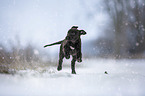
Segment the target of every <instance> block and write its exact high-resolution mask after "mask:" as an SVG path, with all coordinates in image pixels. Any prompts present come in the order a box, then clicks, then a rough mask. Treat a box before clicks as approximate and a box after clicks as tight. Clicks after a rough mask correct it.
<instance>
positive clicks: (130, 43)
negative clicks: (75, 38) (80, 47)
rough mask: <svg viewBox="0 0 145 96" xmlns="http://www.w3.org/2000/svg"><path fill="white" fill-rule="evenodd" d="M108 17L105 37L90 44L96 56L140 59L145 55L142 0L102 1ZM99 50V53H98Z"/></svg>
mask: <svg viewBox="0 0 145 96" xmlns="http://www.w3.org/2000/svg"><path fill="white" fill-rule="evenodd" d="M102 2H103V8H104V9H103V10H105V12H106V13H107V14H108V16H109V19H110V20H109V25H108V26H107V27H106V28H104V29H105V32H104V33H105V34H106V36H104V37H102V38H98V39H97V40H96V41H94V42H93V43H92V45H93V47H94V48H96V51H97V52H98V53H99V54H98V55H100V56H101V55H102V56H108V57H109V56H114V57H115V58H120V57H125V58H132V57H136V58H141V57H144V55H145V2H144V0H104V1H102ZM98 50H99V51H98Z"/></svg>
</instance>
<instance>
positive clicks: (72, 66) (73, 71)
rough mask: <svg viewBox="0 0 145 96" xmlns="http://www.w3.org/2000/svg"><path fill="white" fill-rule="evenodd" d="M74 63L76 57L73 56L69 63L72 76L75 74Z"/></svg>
mask: <svg viewBox="0 0 145 96" xmlns="http://www.w3.org/2000/svg"><path fill="white" fill-rule="evenodd" d="M75 62H76V56H73V59H72V61H71V69H72V74H76V71H75Z"/></svg>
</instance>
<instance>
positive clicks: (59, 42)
mask: <svg viewBox="0 0 145 96" xmlns="http://www.w3.org/2000/svg"><path fill="white" fill-rule="evenodd" d="M62 42H63V40H61V41H58V42H55V43H52V44H48V45H45V46H44V48H45V47H48V46H52V45H57V44H61V43H62Z"/></svg>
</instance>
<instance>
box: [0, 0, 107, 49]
mask: <svg viewBox="0 0 145 96" xmlns="http://www.w3.org/2000/svg"><path fill="white" fill-rule="evenodd" d="M102 12H103V6H101V3H100V0H0V14H1V15H0V36H1V38H0V42H2V43H3V44H5V45H7V46H9V44H8V43H9V40H11V42H13V43H14V44H15V43H16V42H15V40H16V39H20V42H21V45H22V46H25V45H27V44H28V43H33V44H35V45H37V46H40V47H41V46H42V47H43V45H44V44H48V43H53V42H56V41H59V40H62V39H64V38H65V36H66V34H67V31H68V30H69V29H70V28H71V26H72V25H78V26H79V28H80V29H84V30H85V31H87V35H86V36H82V41H83V42H84V41H88V40H92V39H95V38H97V37H98V36H100V33H101V32H102V31H101V28H100V26H101V27H102V26H104V24H105V22H106V16H105V15H103V14H102ZM16 35H17V36H16ZM53 49H55V47H53Z"/></svg>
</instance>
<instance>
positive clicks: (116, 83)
mask: <svg viewBox="0 0 145 96" xmlns="http://www.w3.org/2000/svg"><path fill="white" fill-rule="evenodd" d="M144 62H145V60H143V59H140V60H135V59H134V60H133V59H130V60H127V59H124V60H110V59H88V60H84V61H83V63H81V64H80V63H77V65H79V66H76V72H77V74H76V75H73V74H71V70H70V67H65V66H63V70H62V71H60V72H58V71H57V70H56V68H55V67H49V68H45V69H41V68H38V69H37V70H20V71H18V72H17V73H16V74H15V75H6V74H0V96H145V91H144V89H145V64H144ZM105 71H106V72H107V73H108V74H105V73H104V72H105Z"/></svg>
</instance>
